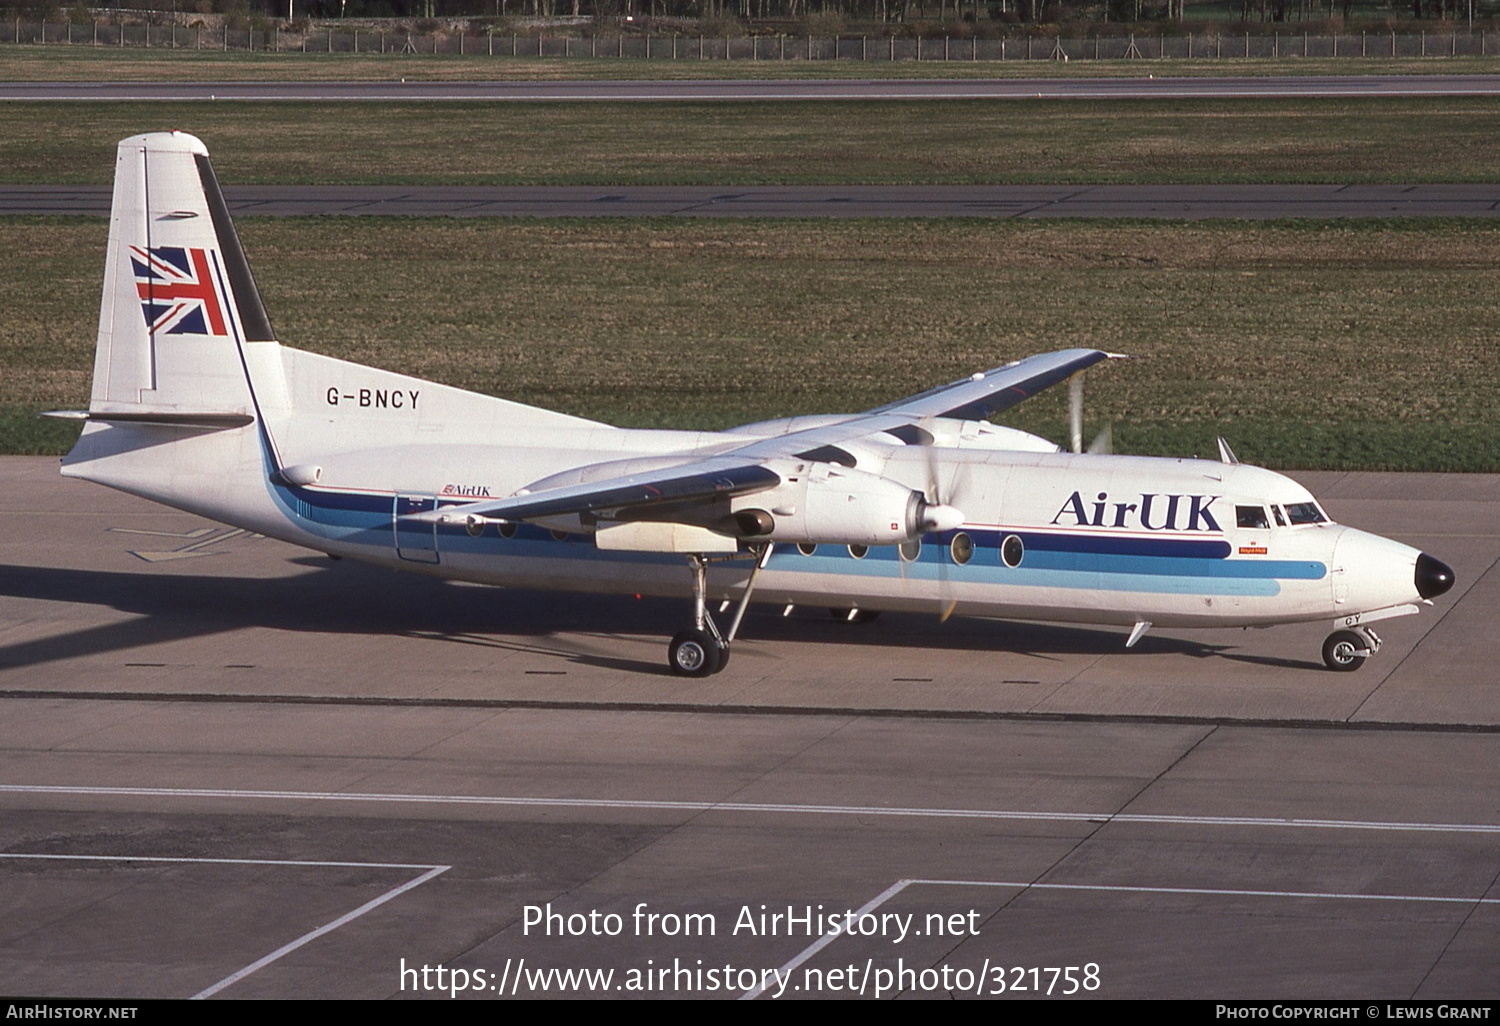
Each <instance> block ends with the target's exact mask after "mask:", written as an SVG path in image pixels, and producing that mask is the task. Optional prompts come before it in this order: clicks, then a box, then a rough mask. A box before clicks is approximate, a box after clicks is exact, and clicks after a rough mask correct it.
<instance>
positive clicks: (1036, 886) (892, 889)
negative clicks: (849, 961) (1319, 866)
mask: <svg viewBox="0 0 1500 1026" xmlns="http://www.w3.org/2000/svg"><path fill="white" fill-rule="evenodd" d="M916 886H926V887H996V888H1007V889H1011V890H1020V891H1092V892H1096V893H1112V894H1119V893H1124V894H1186V895H1200V896H1209V897H1230V898H1302V899H1312V900H1320V901H1399V902H1413V903H1423V904H1431V903H1438V904H1448V905H1468V906H1474V905H1500V898H1451V897H1443V896H1439V895H1425V894H1354V893H1342V892H1338V891H1257V890H1241V889H1237V888H1229V887H1139V886H1130V885H1126V884H1060V883H1025V882H1022V881H1018V880H923V879H910V880H897V881H896V882H895V883H893V884H891V885H890V886H889V887H887V888H886V889H885V890H883V891H881V892H880V893H879V894H877V895H875V897H873V898H871V899H870V900H869V901H867V902H865V903H864V904H863V905H861V906H860V907H859V908H858V909H857V910H856V911H855V913H854V915H855V916H863V915H867V914H868V913H870V912H874V911H875V910H876V909H878V908H879V907H880V906H882V905H884V904H885V903H886V902H888V901H890V900H891V899H892V898H894V897H895V896H896V895H898V894H900V893H901V892H902V891H904V890H906V889H907V888H908V887H916ZM841 936H843V931H841V930H839V931H836V932H833V933H827V934H824V935H823V936H822V937H819V938H818V939H817V940H815V941H813V942H812V943H811V944H809V945H808V946H807V947H805V948H803V949H802V950H801V951H799V952H797V954H796V955H795V956H793V957H792V959H791V960H790V961H788V962H787V963H786V964H785V965H783V966H782V967H781V968H779V969H777V970H776V977H777V978H779V979H785V978H787V977H788V976H789V975H790V974H791V973H792V972H793V971H795V970H796V969H797V967H798V966H800V965H802V963H804V962H806V961H807V960H808V959H810V958H812V957H813V956H814V955H816V954H817V953H818V952H820V951H822V950H823V949H824V948H826V947H828V945H830V944H832V943H833V942H834V941H836V940H838V938H839V937H841ZM765 989H766V988H765V985H764V984H759V985H757V986H754V987H751V988H750V989H749V990H747V991H745V992H744V993H743V994H741V995H740V997H739V1000H741V1001H754V1000H755V999H756V998H758V997H760V995H761V994H762V993H764V991H765Z"/></svg>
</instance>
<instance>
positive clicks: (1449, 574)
mask: <svg viewBox="0 0 1500 1026" xmlns="http://www.w3.org/2000/svg"><path fill="white" fill-rule="evenodd" d="M1451 587H1453V568H1452V567H1450V566H1449V565H1448V564H1447V563H1444V562H1443V561H1442V560H1440V559H1433V558H1432V557H1431V556H1429V555H1428V554H1427V553H1425V552H1424V553H1422V554H1421V555H1419V556H1418V557H1417V594H1418V595H1421V596H1422V597H1423V598H1424V599H1430V598H1437V597H1438V596H1439V595H1441V594H1443V593H1444V592H1446V591H1447V590H1448V589H1449V588H1451Z"/></svg>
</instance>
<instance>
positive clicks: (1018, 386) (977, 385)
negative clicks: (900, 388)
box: [866, 349, 1119, 420]
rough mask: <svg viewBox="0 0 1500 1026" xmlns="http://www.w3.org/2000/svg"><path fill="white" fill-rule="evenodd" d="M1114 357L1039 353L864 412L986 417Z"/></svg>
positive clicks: (1090, 351) (1089, 351)
mask: <svg viewBox="0 0 1500 1026" xmlns="http://www.w3.org/2000/svg"><path fill="white" fill-rule="evenodd" d="M1111 358H1116V359H1118V358H1119V357H1118V356H1117V354H1114V353H1106V352H1105V351H1104V350H1102V349H1062V350H1059V351H1057V352H1055V353H1041V354H1039V355H1037V356H1028V357H1026V358H1025V359H1024V360H1017V361H1015V362H1014V363H1008V364H1006V365H1005V366H1004V367H996V368H995V369H994V370H991V371H985V372H984V373H983V374H974V375H971V376H970V377H967V378H960V379H959V380H957V381H954V382H952V383H951V384H947V385H939V386H938V387H936V388H929V389H928V390H927V391H925V392H919V393H917V394H916V395H914V396H911V397H909V398H906V399H901V400H899V401H897V402H894V403H888V404H887V405H885V406H877V407H876V408H875V409H873V410H867V411H866V416H899V417H905V418H907V419H909V420H923V419H926V418H928V417H955V418H957V419H959V420H984V419H985V418H986V417H989V416H991V415H993V414H996V413H999V412H1000V411H1001V410H1008V409H1010V408H1011V407H1012V406H1014V405H1016V404H1017V403H1019V402H1021V401H1022V400H1024V399H1030V398H1031V397H1032V396H1034V395H1036V393H1038V392H1040V391H1041V390H1042V389H1044V388H1048V387H1050V386H1052V385H1055V384H1057V383H1058V382H1059V381H1066V380H1067V379H1068V378H1070V377H1072V376H1073V375H1074V374H1077V373H1078V372H1079V371H1081V370H1085V369H1087V368H1089V367H1092V366H1093V365H1094V364H1096V363H1099V362H1100V361H1102V360H1108V359H1111Z"/></svg>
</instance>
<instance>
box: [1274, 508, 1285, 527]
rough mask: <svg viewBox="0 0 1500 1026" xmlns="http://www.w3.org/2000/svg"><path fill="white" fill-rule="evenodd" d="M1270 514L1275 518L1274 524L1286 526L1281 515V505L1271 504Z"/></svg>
mask: <svg viewBox="0 0 1500 1026" xmlns="http://www.w3.org/2000/svg"><path fill="white" fill-rule="evenodd" d="M1271 515H1272V516H1273V517H1275V518H1276V526H1277V527H1285V526H1286V517H1284V516H1282V515H1281V507H1280V506H1272V507H1271Z"/></svg>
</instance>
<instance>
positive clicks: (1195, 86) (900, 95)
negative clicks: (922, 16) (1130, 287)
mask: <svg viewBox="0 0 1500 1026" xmlns="http://www.w3.org/2000/svg"><path fill="white" fill-rule="evenodd" d="M1495 95H1500V75H1328V76H1321V75H1308V76H1281V75H1278V76H1253V77H1252V76H1247V77H1223V78H1217V77H1215V78H1172V77H1167V76H1163V77H1157V76H1156V75H1155V74H1154V73H1152V72H1150V71H1146V70H1143V71H1142V73H1141V74H1139V75H1134V76H1130V77H1122V78H1014V79H1002V78H996V79H741V80H734V79H723V80H705V79H683V80H674V81H650V80H636V81H632V80H617V81H558V82H523V81H489V82H418V81H412V82H407V81H405V80H401V81H381V82H0V101H6V100H24V101H36V100H59V101H72V102H99V101H110V102H116V101H127V100H134V101H147V100H161V101H185V100H198V101H202V100H209V101H213V100H241V101H244V100H251V101H296V102H319V103H327V102H336V101H348V102H380V103H389V102H401V101H444V102H451V101H465V100H467V101H502V102H504V101H511V102H515V101H526V102H536V101H549V102H551V101H592V102H607V101H630V102H638V101H654V102H702V101H733V102H764V101H773V102H785V101H792V100H974V99H994V100H1006V99H1010V100H1040V99H1085V100H1110V99H1235V98H1275V97H1287V98H1294V99H1305V98H1309V97H1354V96H1376V97H1398V96H1495Z"/></svg>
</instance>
